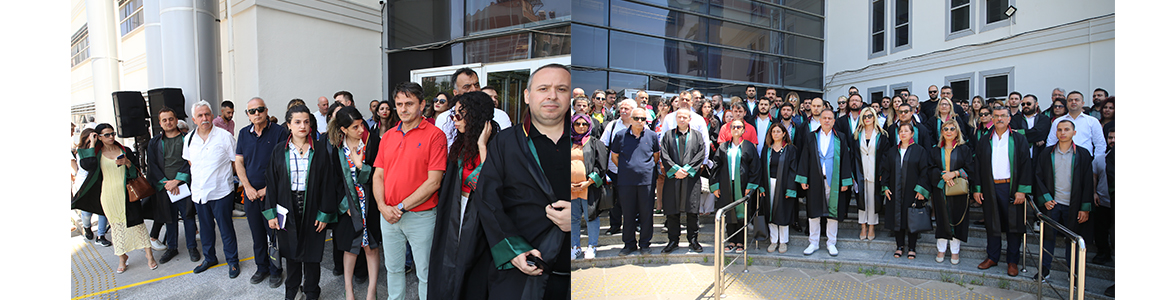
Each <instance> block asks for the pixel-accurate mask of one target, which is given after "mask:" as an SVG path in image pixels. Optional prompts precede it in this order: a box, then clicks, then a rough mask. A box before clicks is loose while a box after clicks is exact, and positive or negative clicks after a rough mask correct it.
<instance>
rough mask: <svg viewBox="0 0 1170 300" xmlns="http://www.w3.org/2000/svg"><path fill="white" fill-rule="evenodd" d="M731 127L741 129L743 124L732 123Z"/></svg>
mask: <svg viewBox="0 0 1170 300" xmlns="http://www.w3.org/2000/svg"><path fill="white" fill-rule="evenodd" d="M731 129H743V125H732V126H731Z"/></svg>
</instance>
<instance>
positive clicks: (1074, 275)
mask: <svg viewBox="0 0 1170 300" xmlns="http://www.w3.org/2000/svg"><path fill="white" fill-rule="evenodd" d="M1024 202H1028V205H1027V206H1031V207H1032V210H1033V211H1035V213H1036V218H1037V219H1039V220H1040V222H1041V223H1044V225H1048V226H1052V228H1056V232H1057V233H1060V234H1061V235H1064V237H1066V238H1068V239H1069V240H1071V241H1070V242H1069V245H1068V246H1069V248H1075V249H1076V254H1074V255H1075V259H1070V261H1069V262H1068V265H1069V266H1068V299H1069V300H1084V299H1085V254H1086V253H1087V252H1088V251H1087V250H1086V249H1085V239H1084V238H1082V237H1081V236H1080V235H1078V234H1076V233H1075V232H1073V231H1072V230H1070V229H1068V227H1064V225H1063V224H1060V222H1057V221H1056V220H1053V219H1052V217H1049V216H1047V215H1044V214H1043V213H1040V208H1038V207H1036V204H1035V203H1033V202H1032V201H1024ZM1025 210H1027V207H1025ZM1025 215H1027V213H1025ZM1044 228H1046V226H1043V225H1042V226H1040V242H1039V243H1038V244H1039V245H1040V251H1039V252H1038V253H1039V254H1040V255H1039V258H1037V260H1036V265H1037V266H1039V268H1038V269H1040V271H1039V272H1037V275H1038V276H1036V299H1041V298H1043V293H1044V283H1043V281H1042V280H1043V278H1042V277H1041V276H1044ZM1025 236H1026V235H1025ZM1026 245H1027V244H1025V246H1024V249H1025V251H1026V249H1027V248H1028V247H1027V246H1026ZM1054 249H1055V248H1054ZM1049 254H1050V255H1053V256H1055V255H1056V254H1054V253H1049ZM1049 272H1052V270H1049ZM1053 291H1055V289H1053Z"/></svg>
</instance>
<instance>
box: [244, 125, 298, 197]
mask: <svg viewBox="0 0 1170 300" xmlns="http://www.w3.org/2000/svg"><path fill="white" fill-rule="evenodd" d="M254 126H256V125H255V124H252V125H248V126H247V127H244V128H242V129H240V135H239V137H240V138H239V141H237V142H236V155H237V156H243V157H244V172H245V173H248V174H247V175H248V183H249V184H251V185H252V188H254V189H257V190H259V189H262V188H264V187H267V186H268V184H267V183H266V182H265V179H264V172H265V171H267V170H268V159H270V158H271V157H272V149H275V148H276V146H277V145H281V144H283V143H286V142H288V129H286V128H284V126H280V125H276V124H273V123H268V126H265V127H264V130H263V132H261V134H260V135H259V136H257V135H256V132H254V131H253V129H255V127H254Z"/></svg>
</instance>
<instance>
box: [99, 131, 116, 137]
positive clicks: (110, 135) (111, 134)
mask: <svg viewBox="0 0 1170 300" xmlns="http://www.w3.org/2000/svg"><path fill="white" fill-rule="evenodd" d="M101 136H104V137H114V133H113V132H111V133H103V134H101Z"/></svg>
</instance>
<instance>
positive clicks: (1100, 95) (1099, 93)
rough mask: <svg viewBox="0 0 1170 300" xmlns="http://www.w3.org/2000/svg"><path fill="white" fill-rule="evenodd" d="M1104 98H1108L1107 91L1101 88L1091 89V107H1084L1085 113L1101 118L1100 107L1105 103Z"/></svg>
mask: <svg viewBox="0 0 1170 300" xmlns="http://www.w3.org/2000/svg"><path fill="white" fill-rule="evenodd" d="M1106 98H1109V91H1106V90H1105V89H1103V88H1097V89H1095V90H1093V107H1090V108H1089V109H1086V110H1085V113H1087V114H1089V115H1090V116H1093V117H1094V118H1097V119H1098V120H1100V119H1101V108H1104V107H1105V106H1104V105H1105V99H1106Z"/></svg>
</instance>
